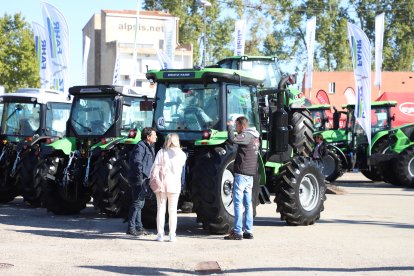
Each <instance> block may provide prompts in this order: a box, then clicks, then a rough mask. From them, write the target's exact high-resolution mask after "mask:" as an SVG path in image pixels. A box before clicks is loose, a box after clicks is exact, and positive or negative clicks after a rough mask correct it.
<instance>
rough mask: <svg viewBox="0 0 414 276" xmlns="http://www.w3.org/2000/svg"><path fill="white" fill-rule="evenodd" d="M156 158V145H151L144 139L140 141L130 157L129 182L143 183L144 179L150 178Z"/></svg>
mask: <svg viewBox="0 0 414 276" xmlns="http://www.w3.org/2000/svg"><path fill="white" fill-rule="evenodd" d="M154 159H155V151H154V147H153V146H150V145H149V144H148V143H147V142H145V141H144V140H141V141H139V142H138V144H136V145H135V147H134V149H133V150H132V153H131V155H130V157H129V166H130V169H129V174H128V181H129V183H130V184H135V185H142V181H143V180H144V179H146V178H149V175H150V172H151V168H152V164H153V163H154Z"/></svg>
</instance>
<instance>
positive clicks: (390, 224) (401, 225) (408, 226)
mask: <svg viewBox="0 0 414 276" xmlns="http://www.w3.org/2000/svg"><path fill="white" fill-rule="evenodd" d="M318 223H321V224H323V223H325V224H326V223H338V224H363V225H378V226H387V227H391V228H401V229H414V224H408V223H395V222H385V221H370V220H349V219H331V220H326V219H325V220H319V221H318Z"/></svg>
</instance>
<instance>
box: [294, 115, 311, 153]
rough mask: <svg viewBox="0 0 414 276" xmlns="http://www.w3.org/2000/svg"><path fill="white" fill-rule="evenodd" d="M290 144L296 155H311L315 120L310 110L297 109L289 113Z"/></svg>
mask: <svg viewBox="0 0 414 276" xmlns="http://www.w3.org/2000/svg"><path fill="white" fill-rule="evenodd" d="M289 125H290V126H292V129H291V130H290V131H289V145H290V146H291V147H292V148H293V149H294V150H295V152H296V154H295V155H302V156H306V157H308V156H311V155H312V149H313V144H314V143H315V141H314V139H313V121H312V116H311V113H310V111H309V110H307V109H297V110H294V111H293V112H291V113H289Z"/></svg>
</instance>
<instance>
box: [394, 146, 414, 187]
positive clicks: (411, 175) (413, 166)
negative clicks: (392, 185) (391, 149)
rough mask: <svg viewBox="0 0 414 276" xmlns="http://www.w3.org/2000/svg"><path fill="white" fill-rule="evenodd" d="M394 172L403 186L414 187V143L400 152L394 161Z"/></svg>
mask: <svg viewBox="0 0 414 276" xmlns="http://www.w3.org/2000/svg"><path fill="white" fill-rule="evenodd" d="M394 172H395V175H396V178H397V180H398V183H399V184H400V185H401V186H405V187H414V145H411V146H409V147H408V148H406V149H405V150H403V151H402V152H401V153H400V155H399V157H398V158H397V160H396V161H395V162H394Z"/></svg>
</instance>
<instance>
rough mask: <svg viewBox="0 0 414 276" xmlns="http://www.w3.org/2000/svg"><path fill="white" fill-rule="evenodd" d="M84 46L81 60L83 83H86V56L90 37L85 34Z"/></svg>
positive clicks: (89, 45)
mask: <svg viewBox="0 0 414 276" xmlns="http://www.w3.org/2000/svg"><path fill="white" fill-rule="evenodd" d="M84 41H85V46H84V48H83V61H82V75H83V76H82V78H83V84H87V83H88V57H89V50H90V48H91V39H90V38H89V37H87V36H86V35H85V40H84Z"/></svg>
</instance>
